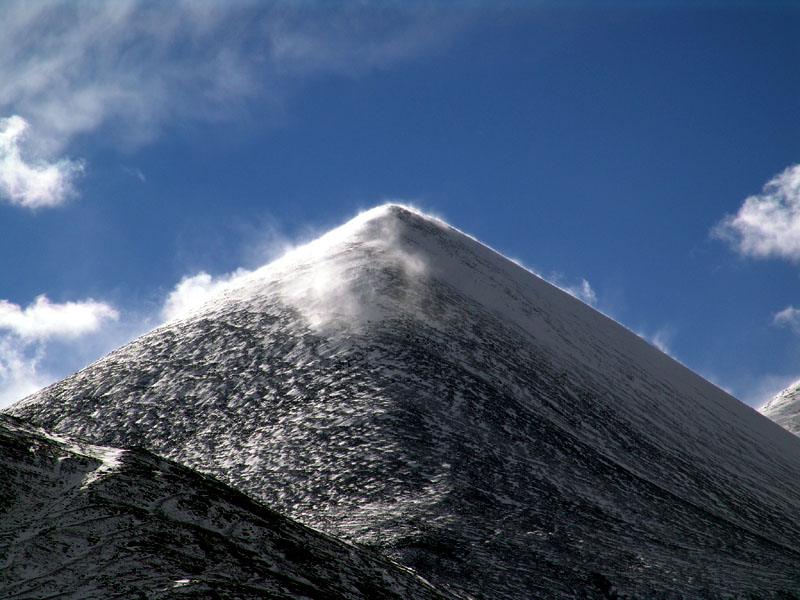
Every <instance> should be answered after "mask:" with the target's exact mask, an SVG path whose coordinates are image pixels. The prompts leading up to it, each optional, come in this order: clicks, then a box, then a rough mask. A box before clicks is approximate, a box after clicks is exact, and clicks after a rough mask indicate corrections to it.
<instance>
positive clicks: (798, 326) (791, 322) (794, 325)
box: [772, 306, 800, 335]
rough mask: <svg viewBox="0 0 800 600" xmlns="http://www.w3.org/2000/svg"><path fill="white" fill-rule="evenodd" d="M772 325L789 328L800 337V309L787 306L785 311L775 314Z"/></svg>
mask: <svg viewBox="0 0 800 600" xmlns="http://www.w3.org/2000/svg"><path fill="white" fill-rule="evenodd" d="M772 323H773V325H777V326H779V327H789V328H791V329H792V331H794V332H795V333H796V334H797V335H800V308H795V307H794V306H787V307H786V308H784V309H783V310H781V311H779V312H777V313H775V315H774V316H773V317H772Z"/></svg>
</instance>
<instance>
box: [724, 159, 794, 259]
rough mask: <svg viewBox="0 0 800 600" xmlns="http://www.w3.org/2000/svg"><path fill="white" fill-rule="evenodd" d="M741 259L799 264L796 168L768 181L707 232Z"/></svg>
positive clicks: (792, 167) (791, 167) (790, 168)
mask: <svg viewBox="0 0 800 600" xmlns="http://www.w3.org/2000/svg"><path fill="white" fill-rule="evenodd" d="M711 234H712V236H713V237H716V238H718V239H721V240H723V241H726V242H728V243H729V244H730V245H731V246H732V247H733V248H734V250H736V251H737V252H739V254H741V255H742V256H750V257H754V258H772V257H775V258H783V259H787V260H790V261H793V262H800V164H796V165H792V166H790V167H788V168H786V169H785V170H784V171H783V172H782V173H780V174H779V175H776V176H775V177H773V178H772V179H770V180H769V181H768V182H767V183H766V184H765V185H764V188H763V189H762V191H761V193H760V194H756V195H754V196H749V197H748V198H747V199H745V201H744V203H743V204H742V206H741V207H740V208H739V211H738V212H737V213H736V214H735V215H727V216H725V217H724V218H723V219H722V220H721V221H720V222H719V223H718V224H717V225H716V226H715V227H714V228H713V229H712V231H711Z"/></svg>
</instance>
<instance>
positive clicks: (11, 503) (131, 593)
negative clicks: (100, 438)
mask: <svg viewBox="0 0 800 600" xmlns="http://www.w3.org/2000/svg"><path fill="white" fill-rule="evenodd" d="M0 457H2V461H0V597H2V598H112V597H116V598H176V597H181V598H236V599H241V598H286V599H287V600H288V599H290V598H292V599H293V598H316V599H320V600H322V599H326V600H327V599H333V598H336V599H340V598H353V599H355V598H359V599H364V600H372V599H374V598H387V599H388V598H396V599H397V600H405V599H406V598H420V599H423V598H424V599H429V600H434V599H437V600H445V599H447V598H450V599H454V598H455V596H452V595H450V594H449V593H446V592H444V591H437V590H436V589H434V588H433V587H432V586H430V585H428V584H427V583H426V582H424V581H423V580H421V579H420V578H418V577H416V576H414V575H413V574H411V573H409V572H407V571H405V570H403V569H401V568H400V567H398V566H397V565H394V564H391V563H390V562H389V561H387V560H385V559H383V558H381V557H378V556H376V555H375V554H374V553H372V552H370V551H367V550H365V549H360V548H356V547H353V546H350V545H347V544H345V543H343V542H340V541H338V540H335V539H332V538H330V537H328V536H326V535H324V534H322V533H319V532H316V531H312V530H310V529H308V528H306V527H303V526H302V525H300V524H299V523H295V522H293V521H291V520H289V519H287V518H285V517H283V516H281V515H278V514H277V513H274V512H273V511H270V510H268V509H266V508H264V507H263V506H261V505H259V504H256V503H255V502H253V501H251V500H250V499H249V498H247V497H246V496H244V495H243V494H241V493H239V492H235V491H233V490H231V489H230V488H227V487H225V486H223V485H221V484H220V483H219V482H217V481H214V480H213V479H211V478H209V477H206V476H202V475H199V474H198V473H196V472H194V471H191V470H189V469H187V468H185V467H181V466H179V465H177V464H175V463H172V462H170V461H166V460H164V459H161V458H159V457H157V456H155V455H153V454H150V453H149V452H146V451H143V450H119V449H116V448H109V447H102V446H91V445H88V444H82V443H79V442H77V441H75V440H72V439H66V438H63V437H56V436H52V435H48V434H47V433H45V432H44V431H42V430H38V431H37V430H36V429H34V428H33V427H31V426H28V425H25V424H24V423H23V422H22V421H18V420H16V419H14V418H13V417H9V416H6V415H0Z"/></svg>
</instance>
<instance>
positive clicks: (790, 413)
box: [759, 381, 800, 435]
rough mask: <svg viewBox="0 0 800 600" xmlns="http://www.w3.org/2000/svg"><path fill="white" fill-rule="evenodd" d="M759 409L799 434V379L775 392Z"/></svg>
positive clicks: (782, 425)
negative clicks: (777, 392)
mask: <svg viewBox="0 0 800 600" xmlns="http://www.w3.org/2000/svg"><path fill="white" fill-rule="evenodd" d="M759 411H760V412H761V414H763V415H764V416H766V417H769V418H770V419H772V420H773V421H775V422H776V423H777V424H778V425H780V426H781V427H784V428H785V429H788V430H789V431H791V432H792V433H794V434H795V435H800V381H796V382H794V383H793V384H792V385H790V386H789V387H788V388H786V389H785V390H783V391H782V392H780V393H779V394H777V395H776V396H775V397H774V398H773V399H772V400H770V401H769V402H767V403H766V404H765V405H764V406H762V407H761V408H760V409H759Z"/></svg>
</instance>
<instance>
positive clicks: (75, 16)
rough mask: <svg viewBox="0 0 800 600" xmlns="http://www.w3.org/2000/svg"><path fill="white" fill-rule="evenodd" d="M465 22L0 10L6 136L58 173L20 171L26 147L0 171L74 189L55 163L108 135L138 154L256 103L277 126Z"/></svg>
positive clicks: (117, 7) (408, 11)
mask: <svg viewBox="0 0 800 600" xmlns="http://www.w3.org/2000/svg"><path fill="white" fill-rule="evenodd" d="M469 20H470V11H469V10H467V9H466V8H465V9H463V10H443V9H442V8H440V7H438V8H437V7H436V6H433V7H426V6H423V5H420V4H417V3H410V4H409V5H403V4H388V3H385V4H383V3H378V4H369V3H341V4H338V5H314V4H309V3H302V2H301V3H297V2H288V1H286V2H270V3H265V2H256V1H255V0H252V1H248V0H241V1H238V2H219V3H215V2H210V1H203V0H200V1H188V0H185V1H178V2H169V3H164V2H157V1H154V0H119V1H117V2H102V3H98V2H91V1H88V0H75V1H74V2H63V1H57V0H49V1H48V0H42V1H38V2H27V1H24V0H19V1H13V0H11V1H8V2H3V3H2V5H1V6H0V116H2V115H18V116H15V117H13V119H14V120H13V122H12V123H11V124H10V125H9V124H8V123H7V124H6V125H5V127H6V128H7V129H10V130H11V131H12V133H13V132H14V131H16V130H17V129H19V125H20V123H30V125H31V128H30V132H31V133H32V135H30V136H29V139H28V143H29V145H30V151H31V152H32V153H34V154H35V155H36V156H39V157H42V158H43V159H48V160H49V161H50V163H41V164H38V163H37V165H30V164H29V163H25V162H24V161H21V159H20V160H18V161H17V162H16V163H14V160H15V159H14V157H15V156H19V155H18V154H15V152H16V150H15V149H17V148H18V145H17V143H18V141H17V140H18V138H14V139H13V140H12V142H13V143H11V145H10V146H9V147H8V148H9V149H7V150H6V151H5V152H6V154H7V157H6V159H5V160H6V161H11V162H12V163H14V164H15V165H16V171H14V172H22V169H23V167H22V166H20V165H27V166H28V167H29V169H33V171H30V170H29V171H25V173H26V174H27V176H28V179H30V178H31V177H32V175H31V173H33V172H38V173H40V176H39V179H38V180H37V181H42V180H43V178H45V175H47V177H49V178H50V179H49V180H48V181H50V180H57V179H58V178H57V177H56V175H55V174H57V173H61V174H62V178H61V180H60V181H62V182H67V183H68V180H69V179H68V178H64V177H63V175H65V174H68V173H71V174H73V175H74V173H75V167H76V165H77V163H73V162H71V161H67V160H65V159H61V160H58V159H57V158H56V157H57V156H59V155H60V154H61V153H63V151H64V149H65V148H66V147H67V145H68V144H69V143H70V141H71V140H72V139H73V138H74V137H75V136H78V135H86V134H89V133H92V132H94V131H96V130H98V129H99V128H101V127H103V128H104V132H105V133H107V134H108V135H106V136H105V137H104V139H107V140H111V143H115V144H118V143H123V144H126V145H128V146H133V147H135V146H137V145H141V144H144V143H147V142H149V141H151V140H153V139H154V138H155V137H156V136H157V135H158V134H159V133H160V131H161V130H162V129H163V128H164V127H165V126H170V127H176V126H177V127H181V126H183V124H185V123H187V122H189V121H191V120H201V121H236V120H237V119H239V118H240V117H242V116H243V115H245V114H246V113H247V111H248V107H251V106H252V104H251V103H252V102H253V101H258V102H259V106H260V107H261V108H262V109H263V107H271V108H267V111H268V113H270V111H271V113H270V114H268V118H269V117H277V116H278V115H280V112H281V110H282V106H283V104H284V103H285V101H286V100H287V99H288V98H289V97H290V96H291V95H292V93H294V91H295V90H296V88H297V87H298V86H299V85H302V84H303V83H304V82H306V81H308V80H309V79H312V78H318V77H321V76H331V75H336V76H345V77H357V76H360V75H362V74H364V73H368V72H370V71H373V70H375V69H381V68H384V67H386V66H388V65H390V64H394V63H396V62H398V61H403V60H408V59H412V58H415V57H418V56H420V55H422V54H425V53H428V52H430V51H432V50H433V49H435V48H438V47H443V46H444V45H446V44H447V43H448V41H449V40H450V39H451V38H452V37H453V35H454V34H455V33H456V32H458V31H459V30H460V29H461V28H462V27H463V26H464V24H465V23H466V22H468V21H469ZM262 115H263V113H262ZM12 126H13V127H12ZM23 129H24V127H23ZM34 134H35V135H34ZM12 137H13V136H12ZM105 143H108V142H105ZM37 169H38V171H37ZM8 180H9V181H16V180H15V179H13V178H11V179H8ZM23 180H24V178H23ZM21 185H22V184H17V187H12V186H10V185H9V184H8V183H6V184H5V185H4V187H0V193H2V194H3V195H4V196H6V197H7V198H11V199H13V201H15V202H17V203H18V204H21V205H25V206H34V205H37V203H38V205H40V206H47V205H52V204H54V203H55V202H53V201H49V200H48V198H49V197H48V196H46V195H44V193H42V192H37V191H36V190H38V189H40V187H41V186H39V187H37V186H33V185H29V186H28V187H27V188H26V187H24V186H22V187H20V186H21ZM49 185H50V186H51V189H53V190H57V189H58V186H57V185H56V184H55V183H50V184H49ZM65 189H68V187H66V188H65ZM26 190H29V191H26ZM26 194H27V195H26ZM51 197H52V198H57V197H58V194H56V193H54V194H53V195H52V196H51Z"/></svg>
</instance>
